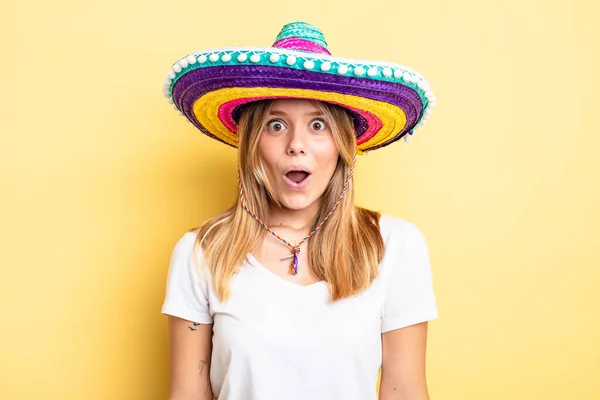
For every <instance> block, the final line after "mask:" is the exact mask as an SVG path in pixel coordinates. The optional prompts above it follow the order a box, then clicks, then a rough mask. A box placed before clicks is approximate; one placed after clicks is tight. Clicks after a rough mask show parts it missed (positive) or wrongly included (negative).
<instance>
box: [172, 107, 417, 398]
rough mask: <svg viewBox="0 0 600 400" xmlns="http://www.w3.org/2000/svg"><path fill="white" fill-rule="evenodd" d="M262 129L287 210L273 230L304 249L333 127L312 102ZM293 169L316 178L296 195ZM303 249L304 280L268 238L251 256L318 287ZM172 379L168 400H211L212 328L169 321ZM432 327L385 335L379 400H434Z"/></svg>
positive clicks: (327, 173)
mask: <svg viewBox="0 0 600 400" xmlns="http://www.w3.org/2000/svg"><path fill="white" fill-rule="evenodd" d="M267 121H268V122H267V124H266V125H265V126H264V127H263V131H262V132H261V137H260V141H259V149H260V153H261V157H262V159H263V162H264V165H265V168H266V171H267V174H268V176H269V179H270V181H271V183H272V185H273V191H274V196H275V197H276V198H277V199H278V200H279V201H280V202H281V203H282V205H283V207H282V208H281V209H279V208H277V207H273V208H272V210H271V217H270V220H269V221H267V224H268V225H270V226H271V227H273V228H274V230H275V231H276V232H277V234H279V235H280V236H281V237H283V238H285V239H286V240H289V241H291V242H299V241H300V240H302V239H303V238H304V237H305V236H306V235H307V234H308V232H309V229H310V225H311V223H312V220H313V219H314V216H315V215H316V213H317V211H318V210H319V207H320V198H321V196H322V194H323V192H324V191H325V188H326V187H327V184H328V183H329V181H330V179H331V177H332V175H333V172H334V170H335V166H336V163H337V159H338V156H339V151H338V149H337V146H336V144H335V142H334V140H333V137H332V133H331V130H330V128H329V126H330V125H329V121H326V120H325V119H324V117H323V116H322V115H318V109H317V108H316V107H315V106H314V105H312V104H311V103H310V102H308V101H305V100H297V99H281V100H277V101H275V102H274V105H273V107H272V110H271V115H270V116H269V118H268V119H267ZM293 164H302V165H303V166H305V167H307V168H308V169H309V170H310V172H311V181H310V183H309V184H308V185H307V186H306V187H305V188H303V189H301V190H293V189H291V188H290V187H289V186H288V184H287V183H286V182H285V179H284V178H283V173H284V171H285V170H286V169H287V168H288V167H289V166H290V165H293ZM308 245H309V242H306V243H304V244H303V245H302V250H301V252H300V265H303V266H305V267H304V268H300V270H299V273H298V275H291V274H289V273H288V267H289V262H287V261H279V259H280V258H283V257H287V256H289V255H290V251H289V248H288V247H287V246H286V245H285V244H283V243H282V242H280V241H279V240H278V239H276V238H274V237H273V236H272V235H265V237H264V239H263V241H262V242H261V243H260V244H259V246H257V248H255V249H253V251H252V252H253V254H254V255H255V257H256V258H257V259H258V260H259V261H260V262H261V264H262V265H263V266H265V267H266V268H267V269H269V270H270V271H271V272H273V273H274V274H276V275H278V276H280V277H281V278H282V279H286V280H289V281H292V282H293V283H295V284H298V285H309V284H312V283H314V282H316V280H315V278H314V277H313V276H311V274H310V266H309V265H308V257H307V256H306V254H307V252H306V250H305V249H306V248H307V247H308ZM169 340H170V358H171V369H170V373H171V378H170V382H171V385H170V391H169V400H182V399H192V398H193V399H199V400H200V399H202V400H209V399H212V398H213V396H212V391H211V388H210V379H209V372H210V359H211V354H212V325H211V324H198V323H196V322H192V321H186V320H183V319H180V318H177V317H173V316H169ZM426 341H427V322H423V323H420V324H416V325H412V326H408V327H405V328H401V329H396V330H393V331H389V332H386V333H383V334H382V352H383V353H382V370H381V386H380V392H379V398H380V399H381V400H429V395H428V392H427V384H426V380H425V348H426Z"/></svg>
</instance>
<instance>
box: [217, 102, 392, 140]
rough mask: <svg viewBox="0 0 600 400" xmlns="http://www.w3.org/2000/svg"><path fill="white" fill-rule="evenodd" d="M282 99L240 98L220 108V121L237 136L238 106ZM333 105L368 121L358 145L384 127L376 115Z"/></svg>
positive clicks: (344, 105)
mask: <svg viewBox="0 0 600 400" xmlns="http://www.w3.org/2000/svg"><path fill="white" fill-rule="evenodd" d="M282 98H286V97H284V96H260V97H259V96H257V97H250V98H240V99H235V100H230V101H227V102H225V103H223V104H221V105H220V106H219V110H218V115H219V119H220V120H221V122H222V123H223V125H225V127H226V128H227V129H229V130H230V131H231V132H232V133H235V134H236V135H237V131H238V130H237V125H236V124H235V121H234V120H233V111H234V110H235V108H236V107H237V106H241V105H242V104H246V103H250V102H252V101H258V100H266V99H282ZM291 98H293V97H291ZM314 100H319V101H322V100H320V99H314ZM331 103H333V104H338V105H340V106H342V107H345V108H348V109H351V110H352V111H354V112H356V113H358V114H360V115H361V116H362V117H363V118H364V119H365V120H366V121H367V123H368V128H367V130H366V131H365V132H364V133H363V134H362V135H360V136H359V137H358V138H357V139H356V144H357V145H359V144H362V143H364V142H366V141H368V140H369V139H371V138H372V137H373V136H375V135H376V134H377V132H379V130H380V129H381V127H382V126H383V123H382V122H381V120H380V119H379V118H377V117H376V116H375V115H374V114H372V113H370V112H368V111H366V110H359V109H357V108H354V107H348V106H347V105H346V104H341V103H336V102H331Z"/></svg>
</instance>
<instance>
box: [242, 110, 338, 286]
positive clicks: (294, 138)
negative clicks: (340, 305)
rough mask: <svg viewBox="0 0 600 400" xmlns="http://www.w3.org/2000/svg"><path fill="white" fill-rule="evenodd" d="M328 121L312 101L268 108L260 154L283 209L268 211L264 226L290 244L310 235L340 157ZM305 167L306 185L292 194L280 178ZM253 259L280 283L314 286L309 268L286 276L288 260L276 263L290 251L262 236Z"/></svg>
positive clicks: (304, 258) (303, 258) (303, 254)
mask: <svg viewBox="0 0 600 400" xmlns="http://www.w3.org/2000/svg"><path fill="white" fill-rule="evenodd" d="M330 126H331V124H330V121H328V120H327V119H326V118H325V116H324V115H323V114H321V113H320V111H319V109H318V108H317V107H315V106H314V105H313V104H312V103H311V102H309V101H306V100H300V99H280V100H276V101H275V102H274V103H273V107H272V108H271V111H270V113H269V115H268V118H267V123H266V124H265V126H264V127H263V129H262V132H261V136H260V139H259V150H260V154H261V157H262V160H263V163H264V166H265V169H266V172H267V175H268V177H269V180H270V182H271V184H272V187H273V192H274V196H275V198H276V199H277V200H279V202H280V203H281V204H282V206H283V207H282V208H281V209H280V208H279V207H276V206H274V207H272V208H271V210H270V211H271V217H270V219H269V221H267V225H270V226H271V227H273V228H274V229H275V228H276V229H277V234H278V235H280V236H281V237H283V238H285V239H286V240H288V241H291V242H292V243H298V242H300V241H301V240H302V239H303V238H304V237H305V236H306V235H308V233H309V230H310V225H311V223H312V221H313V219H314V217H315V215H316V214H317V212H318V210H319V207H320V204H321V195H322V194H323V192H324V191H325V189H326V187H327V185H328V184H329V181H330V180H331V177H332V176H333V172H334V171H335V167H336V165H337V160H338V157H339V150H338V148H337V145H336V143H335V141H334V139H333V135H332V132H331V129H330ZM297 164H300V165H302V166H304V167H306V168H307V169H308V170H309V171H310V173H311V175H310V182H309V184H308V185H307V186H306V187H304V188H302V189H292V188H290V186H289V185H288V184H287V183H286V180H285V178H284V174H285V171H287V169H289V168H290V166H292V165H297ZM308 245H309V243H308V242H306V243H304V244H303V245H302V247H301V251H300V255H299V261H300V265H308V257H307V254H308V253H307V251H306V249H307V248H308ZM253 255H254V256H255V257H256V258H257V259H258V260H260V261H261V264H263V265H264V266H265V267H266V268H267V269H269V270H271V272H273V273H274V274H276V275H278V276H279V277H281V278H282V279H285V280H288V281H292V282H293V283H296V284H299V285H309V284H312V283H315V282H316V279H315V278H314V277H313V276H312V275H311V272H310V268H300V269H299V273H298V274H297V275H290V274H289V273H288V268H289V265H290V261H283V262H282V261H279V260H280V259H281V258H284V257H288V256H289V255H290V250H289V248H288V247H287V246H286V245H285V244H284V243H282V242H281V241H279V240H278V239H276V238H274V237H273V236H272V235H269V236H267V235H265V237H264V239H263V241H262V243H261V244H260V245H259V246H258V247H257V248H256V249H254V250H253Z"/></svg>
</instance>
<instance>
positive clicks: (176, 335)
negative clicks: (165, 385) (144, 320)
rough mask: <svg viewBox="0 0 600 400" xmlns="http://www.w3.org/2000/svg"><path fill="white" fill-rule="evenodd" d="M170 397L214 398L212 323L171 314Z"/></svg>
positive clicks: (184, 399) (175, 399)
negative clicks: (211, 371)
mask: <svg viewBox="0 0 600 400" xmlns="http://www.w3.org/2000/svg"><path fill="white" fill-rule="evenodd" d="M168 321H169V322H168V324H169V357H170V363H169V364H170V365H169V397H168V399H169V400H213V394H212V390H211V387H210V360H211V355H212V324H198V323H195V322H192V321H187V320H185V319H182V318H178V317H174V316H172V315H169V316H168Z"/></svg>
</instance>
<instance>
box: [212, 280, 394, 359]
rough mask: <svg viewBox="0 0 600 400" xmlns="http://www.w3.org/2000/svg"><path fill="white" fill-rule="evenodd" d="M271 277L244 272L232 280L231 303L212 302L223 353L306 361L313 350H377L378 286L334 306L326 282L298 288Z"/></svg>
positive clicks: (380, 299) (216, 336)
mask: <svg viewBox="0 0 600 400" xmlns="http://www.w3.org/2000/svg"><path fill="white" fill-rule="evenodd" d="M267 274H271V273H270V272H268V271H266V270H260V269H245V270H244V271H243V272H242V273H241V274H239V275H238V276H236V277H235V278H234V279H233V280H232V286H231V293H232V295H231V297H230V299H229V300H228V301H227V302H224V303H220V302H213V303H212V304H211V312H212V313H213V319H214V325H213V329H214V341H215V346H216V347H217V348H218V350H219V351H224V352H226V353H232V352H236V353H237V354H248V355H249V356H250V355H252V354H254V353H256V354H257V355H259V354H263V356H264V354H265V351H267V352H269V351H274V352H285V353H287V354H289V353H290V352H291V353H294V354H290V355H291V356H294V357H302V356H303V355H306V354H309V353H310V354H314V353H315V351H316V352H319V351H322V352H329V353H330V354H333V353H335V354H348V355H350V354H353V353H355V352H356V351H357V349H360V348H365V347H366V348H369V351H370V349H372V348H375V349H378V348H379V346H380V338H381V318H382V309H383V294H382V293H381V291H380V288H379V282H377V281H375V282H374V283H373V284H372V285H371V287H370V288H369V289H367V290H366V291H365V292H363V293H361V294H360V295H358V296H354V297H351V298H346V299H342V300H339V301H336V302H331V301H330V299H329V290H328V287H327V285H326V284H325V283H324V282H317V283H314V284H311V285H308V286H299V285H295V284H293V283H290V282H288V281H285V280H283V279H281V278H279V277H277V276H275V275H273V274H271V275H267ZM291 345H293V346H291ZM332 351H333V352H332Z"/></svg>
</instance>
